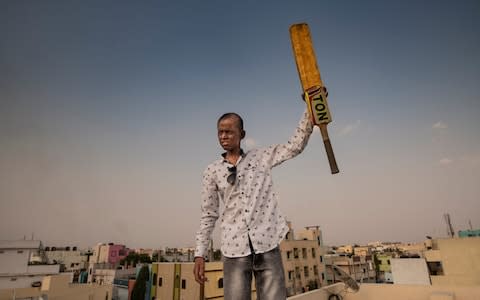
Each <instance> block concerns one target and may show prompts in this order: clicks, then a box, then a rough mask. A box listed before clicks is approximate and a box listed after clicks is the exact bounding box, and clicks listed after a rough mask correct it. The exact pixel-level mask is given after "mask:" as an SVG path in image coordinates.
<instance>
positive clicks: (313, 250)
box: [312, 248, 317, 258]
mask: <svg viewBox="0 0 480 300" xmlns="http://www.w3.org/2000/svg"><path fill="white" fill-rule="evenodd" d="M316 255H317V253H316V252H315V248H312V257H313V258H315V256H316Z"/></svg>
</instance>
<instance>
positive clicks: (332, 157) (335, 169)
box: [319, 124, 340, 174]
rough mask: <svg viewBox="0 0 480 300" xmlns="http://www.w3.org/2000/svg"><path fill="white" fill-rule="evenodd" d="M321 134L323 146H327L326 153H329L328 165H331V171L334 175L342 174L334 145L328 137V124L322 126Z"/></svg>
mask: <svg viewBox="0 0 480 300" xmlns="http://www.w3.org/2000/svg"><path fill="white" fill-rule="evenodd" d="M319 127H320V133H321V134H322V138H323V144H324V145H325V151H327V157H328V163H329V164H330V171H331V172H332V174H337V173H338V172H340V171H339V170H338V166H337V161H336V160H335V154H334V153H333V148H332V144H331V143H330V138H329V137H328V131H327V124H320V126H319Z"/></svg>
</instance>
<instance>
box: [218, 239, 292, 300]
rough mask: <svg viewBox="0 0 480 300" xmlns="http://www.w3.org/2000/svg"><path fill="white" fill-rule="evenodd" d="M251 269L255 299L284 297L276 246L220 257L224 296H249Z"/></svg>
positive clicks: (237, 299)
mask: <svg viewBox="0 0 480 300" xmlns="http://www.w3.org/2000/svg"><path fill="white" fill-rule="evenodd" d="M252 273H253V275H255V286H256V288H257V300H282V299H286V298H287V295H286V288H285V275H284V273H283V265H282V257H281V254H280V249H279V248H278V247H277V248H275V249H273V250H271V251H268V252H265V253H260V254H250V255H249V256H245V257H235V258H228V257H224V261H223V276H224V277H223V284H224V285H223V287H224V289H223V290H224V292H225V295H224V296H225V300H250V299H251V293H252V292H251V286H252Z"/></svg>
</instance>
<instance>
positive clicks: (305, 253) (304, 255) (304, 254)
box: [302, 248, 307, 258]
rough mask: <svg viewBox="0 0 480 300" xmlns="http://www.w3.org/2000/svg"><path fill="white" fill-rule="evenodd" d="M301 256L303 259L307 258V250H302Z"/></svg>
mask: <svg viewBox="0 0 480 300" xmlns="http://www.w3.org/2000/svg"><path fill="white" fill-rule="evenodd" d="M302 256H303V258H307V248H302Z"/></svg>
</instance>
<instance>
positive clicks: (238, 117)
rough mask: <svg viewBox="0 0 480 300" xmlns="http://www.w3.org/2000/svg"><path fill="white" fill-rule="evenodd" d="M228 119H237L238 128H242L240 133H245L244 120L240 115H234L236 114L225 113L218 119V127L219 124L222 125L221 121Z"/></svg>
mask: <svg viewBox="0 0 480 300" xmlns="http://www.w3.org/2000/svg"><path fill="white" fill-rule="evenodd" d="M228 118H236V119H237V124H238V128H240V131H243V119H242V117H240V115H239V114H237V113H234V112H229V113H225V114H223V115H222V116H221V117H220V118H218V121H217V126H218V124H220V122H221V121H223V120H225V119H228Z"/></svg>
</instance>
